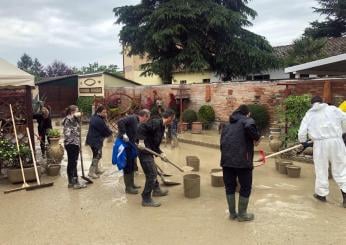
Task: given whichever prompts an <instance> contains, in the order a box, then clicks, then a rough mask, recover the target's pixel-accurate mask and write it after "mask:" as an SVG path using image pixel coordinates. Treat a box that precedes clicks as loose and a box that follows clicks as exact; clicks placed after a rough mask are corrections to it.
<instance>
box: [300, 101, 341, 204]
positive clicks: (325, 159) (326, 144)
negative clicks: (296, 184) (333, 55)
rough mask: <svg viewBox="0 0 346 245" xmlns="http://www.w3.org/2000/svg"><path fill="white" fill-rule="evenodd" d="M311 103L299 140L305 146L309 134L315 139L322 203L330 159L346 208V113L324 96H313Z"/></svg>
mask: <svg viewBox="0 0 346 245" xmlns="http://www.w3.org/2000/svg"><path fill="white" fill-rule="evenodd" d="M311 105H312V107H311V108H310V109H309V110H308V111H307V113H306V114H305V116H304V118H303V120H302V122H301V125H300V128H299V131H298V139H299V142H301V143H303V145H304V144H306V142H307V140H308V137H309V139H311V140H312V141H313V152H314V154H313V160H314V166H315V175H316V180H315V194H314V197H315V198H316V199H317V200H319V201H322V202H326V200H327V199H326V196H327V195H328V194H329V182H328V165H329V162H330V163H331V168H332V175H333V178H334V180H335V181H336V183H337V184H338V186H339V188H340V189H341V193H342V196H343V206H344V208H346V147H345V144H344V142H343V140H342V124H343V123H344V122H346V113H344V112H342V111H341V110H340V109H338V108H337V107H335V106H329V105H327V104H325V103H323V100H322V98H321V97H320V96H315V97H313V98H312V99H311Z"/></svg>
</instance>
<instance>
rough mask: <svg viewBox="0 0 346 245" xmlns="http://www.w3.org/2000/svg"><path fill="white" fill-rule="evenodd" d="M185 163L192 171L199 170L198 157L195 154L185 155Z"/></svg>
mask: <svg viewBox="0 0 346 245" xmlns="http://www.w3.org/2000/svg"><path fill="white" fill-rule="evenodd" d="M186 165H187V166H189V167H192V168H193V170H192V171H199V158H198V157H196V156H186Z"/></svg>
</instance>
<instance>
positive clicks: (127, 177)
mask: <svg viewBox="0 0 346 245" xmlns="http://www.w3.org/2000/svg"><path fill="white" fill-rule="evenodd" d="M124 183H125V192H126V193H127V194H132V195H136V194H138V191H137V190H136V189H135V188H133V187H132V176H131V174H124Z"/></svg>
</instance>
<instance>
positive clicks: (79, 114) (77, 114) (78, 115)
mask: <svg viewBox="0 0 346 245" xmlns="http://www.w3.org/2000/svg"><path fill="white" fill-rule="evenodd" d="M73 115H74V116H75V117H81V116H82V113H81V112H80V111H77V112H75V113H74V114H73Z"/></svg>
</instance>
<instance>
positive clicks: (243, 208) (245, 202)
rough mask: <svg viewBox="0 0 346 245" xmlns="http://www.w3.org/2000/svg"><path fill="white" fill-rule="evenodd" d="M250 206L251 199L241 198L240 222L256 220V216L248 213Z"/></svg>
mask: <svg viewBox="0 0 346 245" xmlns="http://www.w3.org/2000/svg"><path fill="white" fill-rule="evenodd" d="M248 204H249V198H246V197H242V196H239V202H238V221H239V222H244V221H252V220H254V218H255V215H254V214H251V213H247V206H248Z"/></svg>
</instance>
